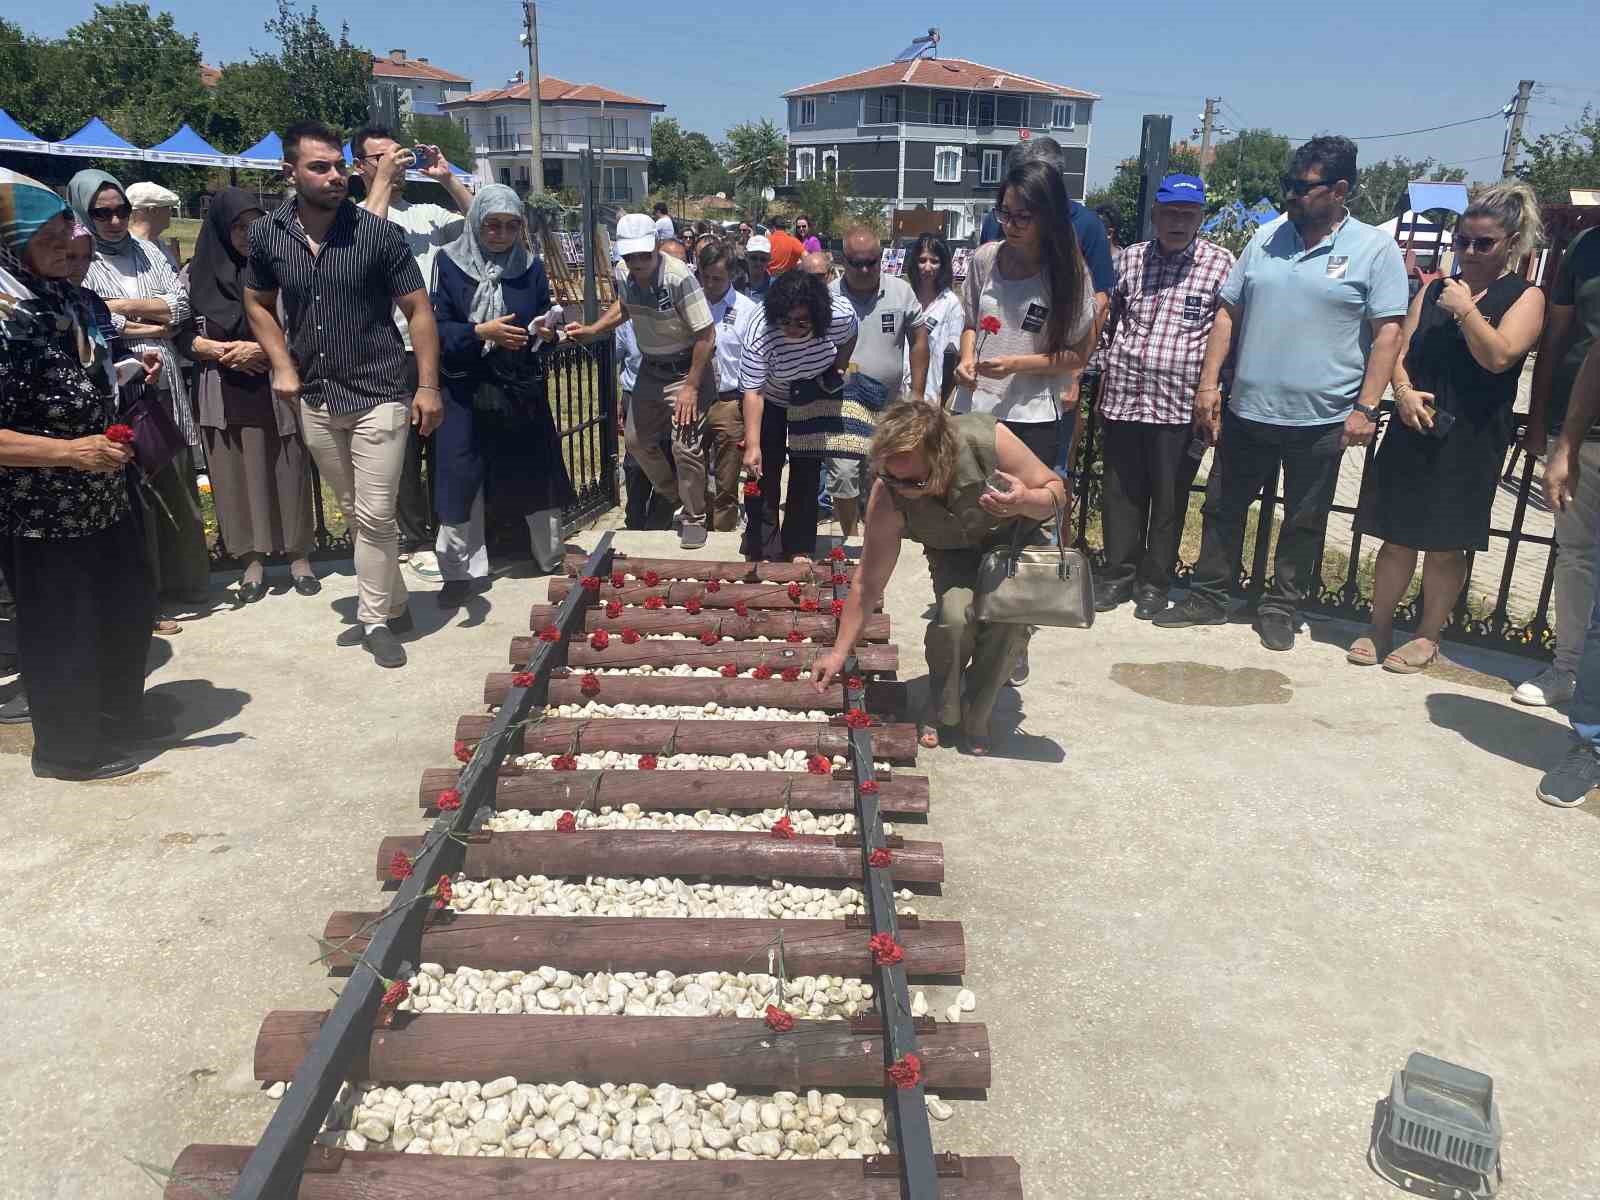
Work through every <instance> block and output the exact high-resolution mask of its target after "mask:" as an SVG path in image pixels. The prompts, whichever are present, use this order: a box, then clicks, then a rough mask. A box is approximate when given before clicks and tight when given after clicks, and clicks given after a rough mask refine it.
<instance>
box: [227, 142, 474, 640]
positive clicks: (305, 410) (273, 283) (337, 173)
mask: <svg viewBox="0 0 1600 1200" xmlns="http://www.w3.org/2000/svg"><path fill="white" fill-rule="evenodd" d="M283 157H284V178H285V179H286V180H287V181H288V182H289V183H290V184H291V185H293V187H294V193H295V194H294V196H293V197H292V198H291V199H289V200H288V201H286V202H285V203H284V204H283V205H282V206H281V207H279V208H278V209H277V210H276V211H274V212H272V213H271V214H269V215H268V216H266V217H264V218H263V219H262V220H260V221H257V222H256V223H255V225H253V226H252V227H251V229H250V265H249V268H248V269H247V271H246V275H245V297H244V306H245V312H246V313H247V314H248V316H249V318H250V328H251V330H252V331H253V332H254V333H255V335H256V341H258V342H259V343H260V344H261V348H262V349H263V350H265V351H266V352H267V357H268V359H270V360H271V362H272V392H273V395H274V396H276V397H278V398H279V399H281V400H288V401H298V402H299V405H300V425H301V429H302V431H303V435H304V437H305V443H306V447H307V448H308V449H309V450H310V451H311V456H312V458H313V459H314V460H315V461H316V464H317V469H318V470H319V471H320V472H321V473H322V477H323V479H325V480H327V482H328V485H329V486H330V487H332V488H333V491H334V494H335V495H336V496H338V498H339V507H340V508H341V509H343V510H344V514H345V519H346V520H347V521H348V522H349V524H350V528H351V530H352V531H353V534H354V540H355V564H356V583H357V588H358V594H359V603H358V605H357V610H356V621H357V624H356V626H354V627H353V628H352V629H351V630H349V631H347V632H346V633H345V634H341V635H340V638H339V642H340V644H341V645H354V644H356V642H357V641H359V642H360V644H361V645H362V646H364V647H365V648H366V650H367V651H368V653H370V654H371V655H372V656H373V658H374V659H375V660H376V661H377V663H378V665H379V666H382V667H400V666H404V665H405V661H406V652H405V650H404V648H403V647H402V646H401V645H400V643H399V641H398V640H397V639H396V638H395V634H396V633H404V632H406V631H407V630H409V629H410V628H411V627H412V620H411V614H410V612H409V611H408V610H407V607H406V601H407V596H406V585H405V581H404V579H402V578H401V575H400V563H399V526H398V524H397V523H396V520H395V498H396V496H397V495H398V493H399V490H400V472H401V469H402V467H403V465H404V462H405V451H406V436H407V427H408V425H411V424H415V425H416V427H417V432H418V433H419V434H420V435H421V436H423V437H426V436H428V435H429V434H431V433H432V432H433V431H434V429H436V428H437V427H438V425H439V422H440V421H441V420H442V419H443V416H444V404H443V401H442V400H441V398H440V395H439V334H438V330H437V329H436V328H435V327H434V323H433V309H432V308H431V307H430V305H429V303H428V293H427V289H426V288H425V287H424V286H423V282H422V273H421V272H420V271H419V270H418V269H417V264H416V261H415V260H414V259H413V258H412V255H411V250H410V247H409V246H408V245H407V244H406V238H405V234H404V232H403V231H402V230H401V229H400V227H399V226H397V225H395V224H392V223H391V222H389V221H386V220H384V219H383V218H382V217H378V216H374V215H373V214H372V213H369V212H366V211H365V210H363V209H360V208H357V207H356V206H355V205H354V204H352V203H351V202H350V199H349V197H348V195H347V188H346V184H345V164H344V151H343V149H342V148H341V146H340V142H339V135H338V134H337V133H335V132H334V131H333V130H331V129H329V128H328V127H327V126H325V125H323V124H321V123H320V122H316V121H304V122H301V123H300V124H297V125H294V126H291V127H290V129H289V130H288V132H286V133H285V134H284V135H283ZM280 298H281V299H282V302H283V307H284V311H285V313H286V314H287V316H288V322H287V336H286V331H285V328H284V326H280V325H279V324H278V316H277V305H278V301H279V299H280ZM394 306H399V308H400V311H401V312H402V313H404V314H405V318H406V324H407V327H408V328H409V329H410V331H411V345H412V349H413V351H414V352H415V355H416V374H417V380H418V382H417V383H416V387H415V394H414V395H413V394H412V391H411V386H410V381H409V378H408V376H409V371H408V365H407V361H406V349H405V343H404V342H403V341H402V340H401V338H400V331H399V330H398V329H397V328H395V323H394V319H393V308H394Z"/></svg>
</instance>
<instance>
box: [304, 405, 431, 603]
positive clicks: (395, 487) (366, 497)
mask: <svg viewBox="0 0 1600 1200" xmlns="http://www.w3.org/2000/svg"><path fill="white" fill-rule="evenodd" d="M410 426H411V406H410V405H409V404H403V403H401V402H399V401H391V402H389V403H385V404H379V405H375V406H374V407H372V408H369V409H366V410H365V411H363V412H358V413H344V414H339V413H330V412H328V411H327V409H325V408H312V407H310V406H309V405H307V404H306V403H305V402H304V401H301V404H300V430H301V436H302V437H303V438H304V439H305V443H306V449H307V450H309V451H311V458H312V460H313V461H314V462H315V463H316V464H317V470H318V471H320V472H321V473H322V478H323V479H325V480H326V481H327V483H328V486H329V487H330V488H332V489H333V494H334V495H335V496H336V497H337V498H338V500H339V508H340V509H341V510H342V511H343V512H344V518H345V521H346V522H348V523H349V526H350V533H351V537H352V540H353V541H354V542H355V560H356V591H357V596H358V597H359V599H358V602H357V605H356V620H357V621H359V622H360V623H361V624H362V625H367V626H374V625H382V624H383V623H384V622H385V621H387V620H388V619H389V618H390V617H398V616H399V615H400V614H401V613H403V612H404V611H405V608H406V600H407V596H406V584H405V580H404V579H402V578H401V576H400V526H399V524H398V522H397V521H396V520H395V500H396V498H397V497H398V496H399V494H400V473H401V471H402V470H403V469H404V467H405V459H406V437H407V431H408V430H409V428H410Z"/></svg>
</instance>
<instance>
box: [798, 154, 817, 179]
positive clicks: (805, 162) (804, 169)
mask: <svg viewBox="0 0 1600 1200" xmlns="http://www.w3.org/2000/svg"><path fill="white" fill-rule="evenodd" d="M794 177H795V180H796V181H797V182H799V183H804V182H805V181H806V180H808V179H815V178H816V177H817V152H816V151H815V150H811V149H805V150H796V151H795V152H794Z"/></svg>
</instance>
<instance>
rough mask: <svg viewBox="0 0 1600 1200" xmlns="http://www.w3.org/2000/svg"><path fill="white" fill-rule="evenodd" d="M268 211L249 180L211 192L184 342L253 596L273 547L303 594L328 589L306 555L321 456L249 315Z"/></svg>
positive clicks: (259, 590) (216, 496)
mask: <svg viewBox="0 0 1600 1200" xmlns="http://www.w3.org/2000/svg"><path fill="white" fill-rule="evenodd" d="M262 215H263V213H262V209H261V205H260V203H259V202H258V201H257V200H256V198H255V197H254V196H252V195H251V194H250V193H249V192H246V191H243V190H241V189H239V188H233V187H230V188H224V189H222V191H220V192H218V193H217V194H216V195H215V196H213V197H212V198H211V207H210V209H209V210H207V212H206V219H205V222H204V224H202V225H201V227H200V238H199V240H198V241H197V242H196V243H195V250H194V258H193V260H191V261H190V263H189V265H188V266H187V267H185V268H184V277H185V279H186V281H187V283H188V285H189V287H188V290H189V303H190V306H191V307H192V308H193V310H194V324H193V325H192V326H191V327H189V328H188V329H186V330H184V331H182V332H180V333H179V335H178V338H177V344H178V348H179V349H180V350H182V351H183V353H184V354H185V355H186V356H187V357H189V358H191V359H193V360H194V361H195V362H198V363H200V364H201V373H200V380H199V383H198V384H197V385H196V388H195V392H196V397H197V400H198V404H199V409H200V436H201V438H202V439H203V440H204V442H205V448H206V464H207V466H208V467H209V469H210V474H211V498H212V500H213V501H214V502H215V503H216V506H217V528H218V532H219V533H220V534H221V537H222V544H223V545H224V546H226V547H227V548H228V550H229V551H230V552H231V553H233V554H235V555H237V556H238V557H240V558H242V559H243V560H244V563H245V568H244V575H243V576H242V577H241V578H240V580H239V599H240V601H241V602H242V603H245V604H253V603H255V602H256V601H257V600H259V599H261V597H262V596H263V595H265V594H266V590H267V585H266V582H265V580H264V578H263V573H264V571H265V569H266V558H267V556H268V555H269V554H288V555H293V557H294V561H293V562H291V563H290V564H289V574H290V576H291V578H292V579H293V581H294V590H295V591H297V592H299V593H300V594H301V595H302V596H314V595H316V594H317V593H318V592H319V591H321V590H322V585H321V584H320V583H318V582H317V578H316V576H315V575H313V574H312V572H311V563H310V562H309V561H308V560H307V558H306V556H307V555H308V554H309V553H310V552H311V542H312V538H313V537H314V536H315V529H314V516H313V511H312V506H311V460H310V458H309V457H308V456H307V454H306V448H305V443H304V442H302V441H301V440H300V418H299V414H298V411H297V406H296V405H294V404H290V403H286V402H284V401H280V400H277V399H275V398H274V397H273V395H272V383H271V379H270V377H269V366H270V364H269V363H268V362H267V355H266V351H264V350H262V349H261V347H260V346H259V345H258V344H257V343H256V340H255V338H254V337H253V336H251V332H250V323H249V321H247V320H246V319H245V315H244V292H243V285H242V283H241V282H240V276H241V274H242V273H243V271H244V268H245V262H246V260H247V258H248V257H249V253H250V241H249V234H250V225H251V224H252V222H254V221H255V220H256V219H257V218H259V217H261V216H262Z"/></svg>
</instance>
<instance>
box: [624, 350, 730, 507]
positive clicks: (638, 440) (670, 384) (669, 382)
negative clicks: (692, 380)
mask: <svg viewBox="0 0 1600 1200" xmlns="http://www.w3.org/2000/svg"><path fill="white" fill-rule="evenodd" d="M716 375H717V372H716V368H715V367H714V366H708V367H707V368H706V370H705V373H704V374H703V375H702V376H701V377H700V397H699V401H700V402H699V407H698V409H697V411H698V414H699V416H698V419H697V420H696V421H695V424H694V426H693V428H690V429H678V428H676V427H675V426H674V425H673V424H672V412H673V408H674V406H675V405H676V404H677V402H678V389H679V388H681V387H682V386H683V382H684V377H683V376H682V375H681V374H677V373H675V372H674V371H673V370H672V369H671V368H670V366H668V365H666V364H661V363H658V362H656V361H654V360H652V359H648V358H647V359H645V360H644V362H643V363H641V364H640V365H639V378H638V380H637V381H635V383H634V385H633V407H632V408H631V409H630V410H629V412H628V452H629V453H630V454H632V455H633V460H634V461H635V462H636V463H638V464H639V469H640V470H642V471H643V472H644V473H645V474H646V475H647V476H649V478H650V485H651V486H652V487H654V488H655V490H656V491H658V492H660V493H661V494H662V495H663V496H665V497H667V498H668V499H669V500H671V501H672V502H673V503H675V504H678V505H681V506H682V508H683V523H684V524H685V525H702V526H703V525H704V524H705V523H706V449H705V430H706V413H707V412H708V411H709V410H710V408H711V406H712V404H713V403H715V402H716V398H717V380H716ZM668 440H670V441H671V443H672V462H671V463H669V462H668V461H667V456H666V455H665V454H664V453H663V452H662V450H661V443H662V442H665V441H668ZM674 467H676V472H674Z"/></svg>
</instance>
